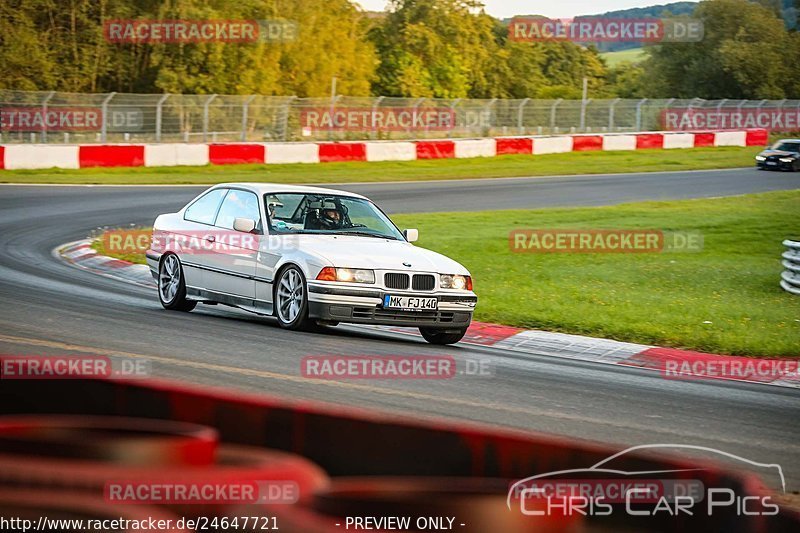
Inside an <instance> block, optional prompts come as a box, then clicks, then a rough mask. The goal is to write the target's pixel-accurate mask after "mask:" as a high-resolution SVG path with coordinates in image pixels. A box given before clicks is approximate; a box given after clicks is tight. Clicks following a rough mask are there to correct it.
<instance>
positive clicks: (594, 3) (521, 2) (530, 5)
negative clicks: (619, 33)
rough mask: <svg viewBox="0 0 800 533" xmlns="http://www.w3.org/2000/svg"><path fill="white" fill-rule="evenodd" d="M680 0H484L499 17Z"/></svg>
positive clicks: (372, 5) (377, 2)
mask: <svg viewBox="0 0 800 533" xmlns="http://www.w3.org/2000/svg"><path fill="white" fill-rule="evenodd" d="M355 1H356V2H357V3H359V4H361V6H362V7H364V9H368V10H370V11H382V10H383V9H384V8H385V7H386V1H385V0H355ZM673 1H676V0H561V1H558V0H556V1H553V0H544V1H542V0H483V3H484V4H485V5H486V12H487V13H489V14H490V15H492V16H494V17H497V18H510V17H513V16H514V15H544V16H546V17H552V18H572V17H575V16H578V15H596V14H600V13H605V12H606V11H615V10H617V9H628V8H631V7H647V6H653V5H663V4H670V3H672V2H673Z"/></svg>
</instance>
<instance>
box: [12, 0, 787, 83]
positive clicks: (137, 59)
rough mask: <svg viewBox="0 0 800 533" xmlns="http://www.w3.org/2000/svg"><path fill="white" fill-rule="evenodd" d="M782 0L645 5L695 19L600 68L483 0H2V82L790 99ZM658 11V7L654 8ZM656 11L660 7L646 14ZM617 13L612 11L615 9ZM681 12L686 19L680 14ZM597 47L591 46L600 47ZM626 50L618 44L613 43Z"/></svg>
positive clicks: (592, 52)
mask: <svg viewBox="0 0 800 533" xmlns="http://www.w3.org/2000/svg"><path fill="white" fill-rule="evenodd" d="M792 2H794V0H782V1H781V0H753V1H749V0H704V1H702V2H699V3H697V4H693V3H687V2H682V3H677V4H669V5H667V6H653V7H651V8H647V9H645V10H644V11H641V10H639V11H636V10H632V11H630V13H628V11H623V12H619V13H620V14H619V16H634V15H635V16H645V15H647V16H653V15H660V14H663V13H662V11H663V9H669V10H672V12H673V13H684V14H685V13H687V12H688V11H687V10H688V9H689V8H690V7H692V6H696V8H695V12H694V14H693V15H692V16H693V17H695V18H699V19H701V20H702V21H703V22H704V24H705V38H704V39H703V40H702V41H701V42H697V43H670V44H664V45H658V46H648V47H646V54H647V55H646V57H647V59H646V60H644V61H643V62H641V63H640V62H639V61H635V62H632V63H633V64H631V63H628V62H626V61H624V58H623V61H620V62H617V61H616V60H614V61H611V60H609V61H608V62H607V61H606V60H605V59H604V58H603V57H601V55H600V54H599V53H598V50H597V49H596V48H595V47H594V46H588V47H587V46H581V45H577V44H574V43H570V42H535V43H523V42H514V41H511V40H509V39H508V27H507V25H506V23H504V22H502V21H499V20H497V19H494V18H492V17H491V16H489V15H487V14H486V13H485V12H484V10H483V4H482V1H481V0H391V1H390V2H389V10H388V12H386V13H380V14H378V13H374V14H368V13H364V12H363V11H361V9H360V8H359V7H357V6H356V4H355V3H354V2H353V1H352V0H237V1H236V2H231V1H230V0H170V1H166V2H162V1H158V0H65V1H59V2H56V1H53V0H4V1H3V2H0V72H2V73H3V75H2V76H0V89H19V90H61V91H70V92H109V91H117V92H143V93H159V92H169V93H183V94H189V93H197V94H209V93H217V94H262V95H297V96H301V97H309V96H319V97H322V96H327V95H328V94H329V91H330V86H331V79H332V78H333V77H336V78H337V80H338V92H339V94H345V95H350V96H369V95H376V96H377V95H382V96H402V97H413V98H431V97H439V98H580V95H581V87H582V81H583V78H584V77H586V78H588V80H589V96H590V97H591V98H615V97H621V98H638V97H647V98H659V97H664V98H668V97H679V98H695V97H700V98H708V99H718V98H732V99H733V98H752V99H761V98H768V99H782V98H798V97H800V70H799V69H797V68H796V64H795V63H796V60H797V58H798V57H800V33H798V32H797V31H788V30H786V26H785V25H784V24H783V21H782V19H781V18H780V17H781V16H783V17H784V18H786V19H787V20H786V24H788V25H791V21H789V19H790V18H792V17H796V16H797V15H796V14H794V13H795V11H796V12H797V13H798V14H800V10H797V9H796V8H793V7H791V3H792ZM659 10H662V11H659ZM656 11H659V12H658V13H656ZM615 16H616V15H615ZM681 16H684V15H681ZM119 19H122V20H130V19H133V20H158V19H195V20H198V19H200V20H202V19H215V20H233V19H246V20H275V19H284V20H288V21H294V22H296V23H297V28H298V35H297V38H296V39H295V40H294V41H286V42H275V41H266V42H255V43H223V42H200V43H180V44H164V43H162V44H119V43H110V42H107V41H106V39H105V37H104V35H103V24H104V22H106V21H109V20H119ZM607 44H608V43H604V44H602V46H604V47H606V48H607V46H606V45H607ZM616 44H620V45H623V44H624V46H626V47H629V46H633V45H631V44H629V43H616Z"/></svg>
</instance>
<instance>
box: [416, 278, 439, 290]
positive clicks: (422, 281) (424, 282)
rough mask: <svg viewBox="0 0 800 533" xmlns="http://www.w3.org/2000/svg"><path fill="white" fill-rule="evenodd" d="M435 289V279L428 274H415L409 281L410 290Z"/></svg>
mask: <svg viewBox="0 0 800 533" xmlns="http://www.w3.org/2000/svg"><path fill="white" fill-rule="evenodd" d="M434 287H436V278H434V277H433V276H431V275H430V274H415V275H414V277H413V279H412V280H411V288H412V289H414V290H415V291H432V290H433V288H434Z"/></svg>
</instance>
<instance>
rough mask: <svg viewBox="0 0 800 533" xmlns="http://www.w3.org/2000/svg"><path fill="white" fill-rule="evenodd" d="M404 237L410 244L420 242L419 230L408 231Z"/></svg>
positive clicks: (404, 233)
mask: <svg viewBox="0 0 800 533" xmlns="http://www.w3.org/2000/svg"><path fill="white" fill-rule="evenodd" d="M403 236H404V237H405V238H406V240H407V241H408V242H417V241H418V240H419V230H415V229H407V230H405V231H404V232H403Z"/></svg>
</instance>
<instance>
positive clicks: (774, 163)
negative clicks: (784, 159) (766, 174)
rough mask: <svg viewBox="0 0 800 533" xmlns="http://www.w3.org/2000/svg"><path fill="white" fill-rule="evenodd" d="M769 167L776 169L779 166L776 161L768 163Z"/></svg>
mask: <svg viewBox="0 0 800 533" xmlns="http://www.w3.org/2000/svg"><path fill="white" fill-rule="evenodd" d="M767 165H769V166H771V167H776V166H778V163H777V162H776V161H767Z"/></svg>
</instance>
